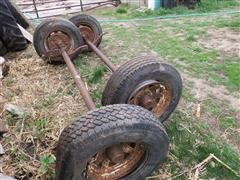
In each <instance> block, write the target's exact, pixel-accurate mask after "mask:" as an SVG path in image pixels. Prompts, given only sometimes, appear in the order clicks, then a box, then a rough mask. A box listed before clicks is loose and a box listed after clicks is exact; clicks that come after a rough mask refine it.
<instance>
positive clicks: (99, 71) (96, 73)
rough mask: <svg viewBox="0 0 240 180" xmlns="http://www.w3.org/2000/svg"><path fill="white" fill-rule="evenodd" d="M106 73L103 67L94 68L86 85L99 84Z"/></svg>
mask: <svg viewBox="0 0 240 180" xmlns="http://www.w3.org/2000/svg"><path fill="white" fill-rule="evenodd" d="M106 71H107V69H106V67H104V66H100V67H97V68H95V69H94V70H93V71H92V72H91V74H90V77H89V79H88V83H97V82H99V81H100V80H101V78H102V77H103V75H104V73H105V72H106Z"/></svg>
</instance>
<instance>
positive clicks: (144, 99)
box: [128, 81, 172, 117]
mask: <svg viewBox="0 0 240 180" xmlns="http://www.w3.org/2000/svg"><path fill="white" fill-rule="evenodd" d="M171 97H172V95H171V90H170V88H169V87H168V86H167V85H165V84H163V83H160V82H157V81H146V82H144V83H143V84H141V85H140V86H139V87H138V88H136V90H135V91H134V92H133V94H132V95H131V96H130V98H129V100H128V103H130V104H135V105H138V106H142V107H144V108H146V109H148V110H149V111H152V112H153V113H154V114H155V115H156V116H157V117H160V116H161V115H162V114H163V113H164V112H165V110H166V108H167V107H168V106H169V104H170V101H171Z"/></svg>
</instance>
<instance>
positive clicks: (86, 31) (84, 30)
mask: <svg viewBox="0 0 240 180" xmlns="http://www.w3.org/2000/svg"><path fill="white" fill-rule="evenodd" d="M79 29H80V32H81V34H82V36H84V38H86V39H88V40H90V41H91V42H94V40H95V39H96V38H97V37H96V36H95V34H94V31H93V30H92V29H91V28H90V27H88V26H80V27H79Z"/></svg>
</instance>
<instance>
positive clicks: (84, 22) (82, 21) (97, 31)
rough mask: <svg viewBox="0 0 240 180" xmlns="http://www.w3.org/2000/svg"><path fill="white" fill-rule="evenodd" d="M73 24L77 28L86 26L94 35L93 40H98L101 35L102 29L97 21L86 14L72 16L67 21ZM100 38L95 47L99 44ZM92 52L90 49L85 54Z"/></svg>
mask: <svg viewBox="0 0 240 180" xmlns="http://www.w3.org/2000/svg"><path fill="white" fill-rule="evenodd" d="M69 20H70V21H71V22H72V23H73V24H75V25H76V26H77V27H78V28H79V27H80V26H87V27H89V28H90V29H91V30H92V31H93V33H94V40H96V39H97V38H98V36H100V35H101V34H102V27H101V25H100V23H99V22H98V20H97V19H95V18H94V17H92V16H89V15H86V14H79V15H76V16H73V17H71V18H70V19H69ZM101 41H102V38H101V39H99V41H98V43H97V45H96V46H97V47H98V46H99V45H100V44H101ZM89 51H92V50H91V49H90V48H88V49H87V50H86V52H89Z"/></svg>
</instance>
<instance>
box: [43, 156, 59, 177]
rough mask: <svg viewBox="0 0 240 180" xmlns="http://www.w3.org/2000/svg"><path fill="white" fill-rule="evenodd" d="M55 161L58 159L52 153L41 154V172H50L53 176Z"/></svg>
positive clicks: (49, 174)
mask: <svg viewBox="0 0 240 180" xmlns="http://www.w3.org/2000/svg"><path fill="white" fill-rule="evenodd" d="M55 161H56V158H55V156H54V155H52V154H45V155H43V156H41V157H40V162H41V166H40V172H41V173H43V174H48V176H52V175H53V169H52V167H51V166H52V165H53V164H54V163H55Z"/></svg>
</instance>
